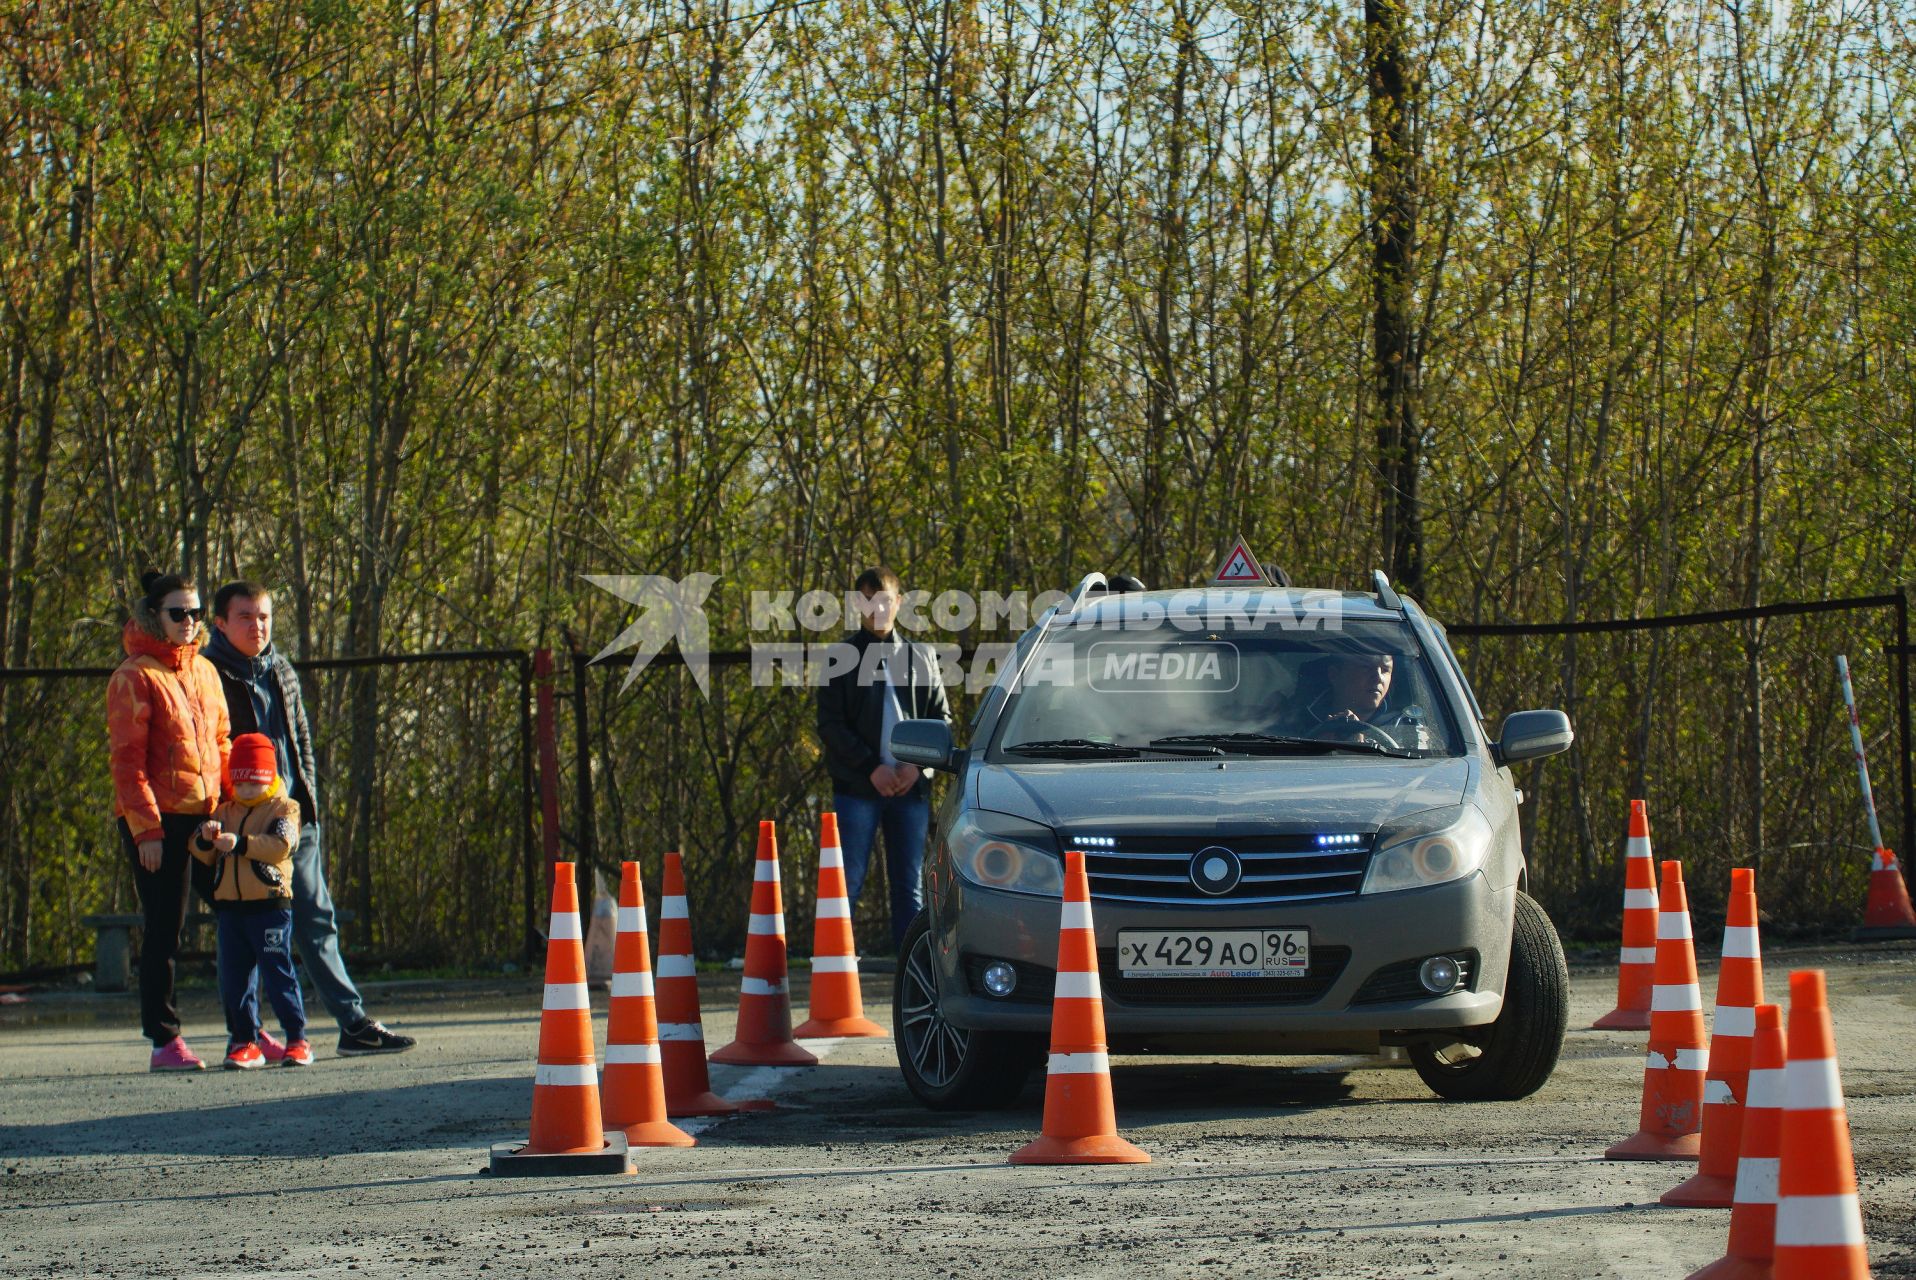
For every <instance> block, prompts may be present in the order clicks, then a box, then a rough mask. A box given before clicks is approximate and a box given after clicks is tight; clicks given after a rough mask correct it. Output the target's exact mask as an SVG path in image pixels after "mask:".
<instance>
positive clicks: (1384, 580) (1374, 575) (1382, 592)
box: [1370, 569, 1404, 610]
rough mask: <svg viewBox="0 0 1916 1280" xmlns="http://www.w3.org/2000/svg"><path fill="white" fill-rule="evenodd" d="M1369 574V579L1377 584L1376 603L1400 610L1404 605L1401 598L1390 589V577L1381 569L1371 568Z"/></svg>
mask: <svg viewBox="0 0 1916 1280" xmlns="http://www.w3.org/2000/svg"><path fill="white" fill-rule="evenodd" d="M1370 576H1371V580H1372V581H1373V582H1375V583H1376V584H1377V603H1378V604H1381V605H1383V606H1384V607H1385V608H1386V609H1399V610H1401V609H1402V608H1403V607H1404V602H1403V600H1402V598H1400V597H1399V596H1398V594H1397V593H1396V592H1395V591H1394V590H1392V589H1391V585H1390V579H1389V578H1388V577H1386V576H1385V574H1384V571H1383V570H1382V569H1372V570H1371V571H1370Z"/></svg>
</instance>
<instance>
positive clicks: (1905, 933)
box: [1849, 924, 1916, 942]
mask: <svg viewBox="0 0 1916 1280" xmlns="http://www.w3.org/2000/svg"><path fill="white" fill-rule="evenodd" d="M1908 938H1916V928H1911V927H1910V926H1909V925H1906V924H1880V925H1864V926H1862V927H1861V928H1859V929H1856V930H1854V931H1852V932H1851V933H1850V935H1849V940H1850V941H1851V942H1901V941H1903V940H1905V939H1908Z"/></svg>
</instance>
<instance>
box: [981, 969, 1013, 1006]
mask: <svg viewBox="0 0 1916 1280" xmlns="http://www.w3.org/2000/svg"><path fill="white" fill-rule="evenodd" d="M1017 985H1018V971H1017V970H1016V969H1014V968H1012V967H1011V966H1010V965H1008V964H1006V963H1005V962H1004V961H1002V960H996V961H993V962H992V963H991V964H988V965H986V966H985V990H986V991H989V992H990V993H991V994H992V995H994V996H997V997H998V998H999V999H1000V1000H1002V999H1004V998H1005V997H1006V996H1008V995H1010V994H1011V992H1012V988H1014V987H1016V986H1017Z"/></svg>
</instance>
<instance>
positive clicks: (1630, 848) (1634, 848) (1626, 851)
mask: <svg viewBox="0 0 1916 1280" xmlns="http://www.w3.org/2000/svg"><path fill="white" fill-rule="evenodd" d="M1623 856H1624V857H1626V858H1647V857H1649V856H1650V837H1649V836H1625V837H1624V840H1623Z"/></svg>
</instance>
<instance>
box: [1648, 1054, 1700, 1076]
mask: <svg viewBox="0 0 1916 1280" xmlns="http://www.w3.org/2000/svg"><path fill="white" fill-rule="evenodd" d="M1643 1065H1644V1066H1646V1067H1648V1068H1649V1069H1650V1070H1652V1071H1669V1070H1676V1071H1707V1070H1709V1069H1710V1051H1709V1050H1708V1049H1678V1050H1677V1051H1676V1058H1675V1060H1674V1061H1673V1060H1671V1059H1669V1058H1666V1057H1664V1056H1663V1055H1662V1054H1660V1053H1657V1052H1656V1051H1655V1050H1652V1051H1651V1052H1650V1053H1648V1054H1645V1055H1644V1059H1643Z"/></svg>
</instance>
